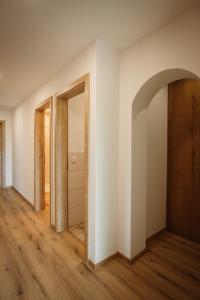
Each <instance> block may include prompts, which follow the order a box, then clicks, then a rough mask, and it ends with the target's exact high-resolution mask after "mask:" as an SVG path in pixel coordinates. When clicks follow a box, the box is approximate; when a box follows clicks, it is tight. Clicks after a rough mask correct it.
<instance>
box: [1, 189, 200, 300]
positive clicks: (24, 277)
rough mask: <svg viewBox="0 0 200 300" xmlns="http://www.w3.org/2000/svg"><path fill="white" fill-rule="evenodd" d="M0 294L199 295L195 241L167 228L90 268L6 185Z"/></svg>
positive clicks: (6, 297) (10, 297) (55, 299)
mask: <svg viewBox="0 0 200 300" xmlns="http://www.w3.org/2000/svg"><path fill="white" fill-rule="evenodd" d="M0 299H1V300H14V299H24V300H29V299H34V300H37V299H52V300H60V299H73V300H74V299H95V300H96V299H123V300H126V299H130V300H133V299H148V300H150V299H152V300H157V299H158V300H162V299H177V300H184V299H200V246H199V245H197V244H194V243H192V242H189V241H187V240H184V239H182V238H179V237H177V236H175V235H172V234H169V233H167V232H165V233H163V234H162V235H161V236H160V237H159V238H157V239H156V240H154V241H153V242H152V244H151V245H150V249H149V251H148V252H147V253H146V254H145V255H144V256H143V257H141V258H140V259H139V260H138V261H136V262H135V263H134V264H133V265H132V266H130V265H128V264H126V262H124V261H123V260H122V259H121V258H118V257H117V258H115V259H113V260H112V261H110V262H108V263H107V264H105V265H104V266H103V267H101V268H99V270H97V271H95V272H93V271H91V269H90V268H88V267H87V266H86V265H85V264H84V263H83V262H82V260H81V258H80V257H79V256H77V255H76V253H75V251H74V249H73V247H71V246H69V243H68V240H67V239H66V238H65V236H64V235H62V234H57V233H55V232H54V231H53V230H52V229H50V228H49V226H48V222H46V217H45V215H44V212H39V213H35V212H33V210H32V208H31V207H30V206H29V205H28V204H27V203H26V202H24V201H23V200H22V199H21V198H20V196H19V195H18V194H16V192H14V191H13V190H12V189H6V190H1V191H0Z"/></svg>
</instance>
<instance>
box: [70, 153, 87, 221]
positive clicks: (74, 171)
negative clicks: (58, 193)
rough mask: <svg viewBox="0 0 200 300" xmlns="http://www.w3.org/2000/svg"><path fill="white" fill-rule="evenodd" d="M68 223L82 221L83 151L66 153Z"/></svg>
mask: <svg viewBox="0 0 200 300" xmlns="http://www.w3.org/2000/svg"><path fill="white" fill-rule="evenodd" d="M68 155H69V156H68V218H69V219H68V225H69V226H73V225H76V224H79V223H81V222H83V221H84V198H83V197H84V180H85V179H84V153H83V152H71V153H69V154H68Z"/></svg>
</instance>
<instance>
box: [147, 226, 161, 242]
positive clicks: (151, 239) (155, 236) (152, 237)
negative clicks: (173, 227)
mask: <svg viewBox="0 0 200 300" xmlns="http://www.w3.org/2000/svg"><path fill="white" fill-rule="evenodd" d="M165 230H166V227H165V228H163V229H161V230H159V231H158V232H156V233H154V234H153V235H152V236H150V237H149V238H148V239H147V240H146V244H147V245H148V244H149V243H150V242H152V241H153V240H155V239H156V238H157V237H158V236H159V235H160V234H161V233H163V232H164V231H165Z"/></svg>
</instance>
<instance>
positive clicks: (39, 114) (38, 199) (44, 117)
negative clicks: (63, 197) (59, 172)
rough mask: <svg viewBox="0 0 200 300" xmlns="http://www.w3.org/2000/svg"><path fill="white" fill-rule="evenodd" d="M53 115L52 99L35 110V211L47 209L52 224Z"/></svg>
mask: <svg viewBox="0 0 200 300" xmlns="http://www.w3.org/2000/svg"><path fill="white" fill-rule="evenodd" d="M51 114H52V99H51V98H49V99H47V100H46V101H44V102H43V103H42V104H40V105H39V107H37V108H36V110H35V179H34V180H35V184H34V189H35V199H34V200H35V210H36V211H39V210H42V209H45V215H46V216H47V219H48V220H49V219H50V224H51Z"/></svg>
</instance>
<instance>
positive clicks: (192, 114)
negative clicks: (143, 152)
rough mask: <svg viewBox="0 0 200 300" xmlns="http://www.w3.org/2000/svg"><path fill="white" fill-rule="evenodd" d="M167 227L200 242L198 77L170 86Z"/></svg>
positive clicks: (199, 99)
mask: <svg viewBox="0 0 200 300" xmlns="http://www.w3.org/2000/svg"><path fill="white" fill-rule="evenodd" d="M168 102H169V106H168V187H167V228H168V230H170V231H172V232H173V233H176V234H178V235H181V236H183V237H185V238H188V239H191V240H193V241H196V242H200V184H199V183H200V80H180V81H176V82H174V83H172V84H170V86H169V101H168Z"/></svg>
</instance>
